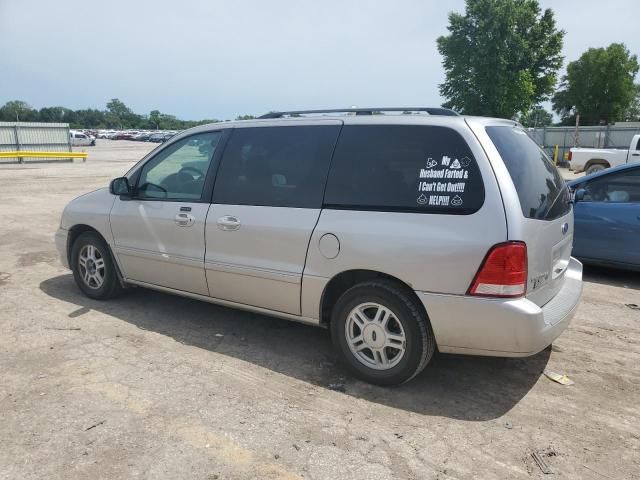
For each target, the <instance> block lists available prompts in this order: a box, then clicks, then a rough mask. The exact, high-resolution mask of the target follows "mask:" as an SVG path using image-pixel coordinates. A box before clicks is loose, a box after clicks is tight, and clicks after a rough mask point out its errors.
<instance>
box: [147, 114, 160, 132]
mask: <svg viewBox="0 0 640 480" xmlns="http://www.w3.org/2000/svg"><path fill="white" fill-rule="evenodd" d="M161 115H162V114H161V113H160V110H151V111H150V112H149V119H148V123H149V128H152V129H153V130H159V129H160V120H161Z"/></svg>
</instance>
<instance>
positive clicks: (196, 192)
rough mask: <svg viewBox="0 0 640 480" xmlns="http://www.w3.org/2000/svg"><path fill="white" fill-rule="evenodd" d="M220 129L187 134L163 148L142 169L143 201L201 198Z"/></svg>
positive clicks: (140, 195) (140, 191)
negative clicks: (187, 135)
mask: <svg viewBox="0 0 640 480" xmlns="http://www.w3.org/2000/svg"><path fill="white" fill-rule="evenodd" d="M221 136H222V132H221V131H216V132H204V133H198V134H195V135H191V136H189V137H185V138H183V139H180V140H178V141H177V142H175V143H174V144H172V145H169V146H168V147H166V148H165V149H163V150H161V151H160V152H159V153H158V154H157V155H156V156H155V157H153V158H152V159H151V160H149V161H148V162H147V163H145V164H144V166H143V167H142V170H141V171H140V177H139V179H138V185H137V189H136V197H137V198H139V199H140V200H151V199H155V200H182V201H189V200H191V201H197V200H201V197H202V193H203V190H204V181H205V178H206V176H207V172H208V171H209V168H210V164H211V159H212V158H213V154H214V152H215V149H216V147H217V145H218V142H219V141H220V138H221Z"/></svg>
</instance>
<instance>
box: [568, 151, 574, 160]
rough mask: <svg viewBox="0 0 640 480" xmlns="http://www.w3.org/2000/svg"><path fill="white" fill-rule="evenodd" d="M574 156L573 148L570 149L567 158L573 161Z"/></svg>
mask: <svg viewBox="0 0 640 480" xmlns="http://www.w3.org/2000/svg"><path fill="white" fill-rule="evenodd" d="M572 157H573V152H572V151H571V150H569V155H567V160H568V161H571V158H572Z"/></svg>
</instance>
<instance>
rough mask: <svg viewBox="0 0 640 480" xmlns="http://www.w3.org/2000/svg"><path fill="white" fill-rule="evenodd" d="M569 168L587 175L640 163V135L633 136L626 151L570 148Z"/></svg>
mask: <svg viewBox="0 0 640 480" xmlns="http://www.w3.org/2000/svg"><path fill="white" fill-rule="evenodd" d="M568 160H569V168H570V169H571V170H573V171H575V172H578V173H579V172H586V173H587V175H591V174H592V173H596V172H599V171H600V170H604V169H605V168H611V167H617V166H619V165H625V164H627V163H634V162H640V134H639V135H634V136H633V138H632V139H631V144H630V145H629V148H628V149H627V150H622V149H616V148H572V149H570V150H569V159H568Z"/></svg>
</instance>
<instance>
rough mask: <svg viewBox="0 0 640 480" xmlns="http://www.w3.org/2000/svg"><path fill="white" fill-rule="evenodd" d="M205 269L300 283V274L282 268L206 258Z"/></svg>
mask: <svg viewBox="0 0 640 480" xmlns="http://www.w3.org/2000/svg"><path fill="white" fill-rule="evenodd" d="M204 268H205V270H213V271H216V272H223V273H236V274H239V275H247V276H249V277H256V278H264V279H266V280H275V281H277V282H286V283H296V284H299V283H300V279H301V277H302V275H301V274H298V273H292V272H284V271H282V270H270V269H265V268H255V267H248V266H244V265H232V264H229V263H221V262H214V261H211V260H206V261H205V262H204Z"/></svg>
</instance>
